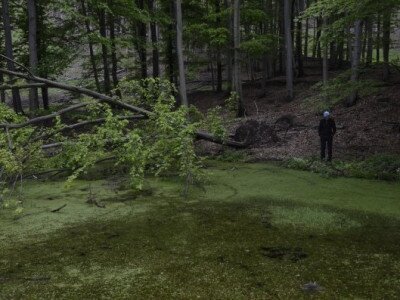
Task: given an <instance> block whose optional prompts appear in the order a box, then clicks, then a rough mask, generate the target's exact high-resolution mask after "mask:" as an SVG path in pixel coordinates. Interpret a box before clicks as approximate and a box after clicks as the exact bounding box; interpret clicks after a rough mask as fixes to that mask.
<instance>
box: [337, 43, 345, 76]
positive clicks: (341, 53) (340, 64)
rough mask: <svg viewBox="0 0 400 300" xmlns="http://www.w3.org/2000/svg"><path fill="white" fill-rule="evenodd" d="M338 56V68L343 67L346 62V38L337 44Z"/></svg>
mask: <svg viewBox="0 0 400 300" xmlns="http://www.w3.org/2000/svg"><path fill="white" fill-rule="evenodd" d="M337 57H338V68H339V69H341V68H342V67H343V62H344V40H343V39H341V40H340V41H339V43H338V46H337Z"/></svg>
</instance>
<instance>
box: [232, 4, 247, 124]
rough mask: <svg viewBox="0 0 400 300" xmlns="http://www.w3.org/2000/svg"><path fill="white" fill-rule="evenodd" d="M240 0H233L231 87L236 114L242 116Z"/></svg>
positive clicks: (243, 109) (243, 110) (243, 111)
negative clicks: (235, 100) (235, 104)
mask: <svg viewBox="0 0 400 300" xmlns="http://www.w3.org/2000/svg"><path fill="white" fill-rule="evenodd" d="M239 50H240V0H234V1H233V88H234V91H235V92H236V95H237V100H238V107H237V116H238V117H239V118H241V117H244V115H245V108H244V103H243V90H242V74H241V68H240V51H239Z"/></svg>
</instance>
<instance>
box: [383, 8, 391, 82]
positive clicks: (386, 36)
mask: <svg viewBox="0 0 400 300" xmlns="http://www.w3.org/2000/svg"><path fill="white" fill-rule="evenodd" d="M390 25H391V12H390V11H387V12H385V14H384V15H383V36H382V44H383V64H384V69H383V80H384V81H387V80H388V79H389V75H390V69H389V52H390Z"/></svg>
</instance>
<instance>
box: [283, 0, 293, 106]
mask: <svg viewBox="0 0 400 300" xmlns="http://www.w3.org/2000/svg"><path fill="white" fill-rule="evenodd" d="M290 2H291V1H290V0H284V16H285V17H284V21H285V22H284V23H285V26H284V27H285V46H286V93H287V95H286V97H287V100H288V101H292V100H293V97H294V94H293V44H292V28H291V23H292V22H291V20H292V15H291V5H290Z"/></svg>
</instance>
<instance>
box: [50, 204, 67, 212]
mask: <svg viewBox="0 0 400 300" xmlns="http://www.w3.org/2000/svg"><path fill="white" fill-rule="evenodd" d="M66 206H67V204H64V205H62V206H60V207H59V208H56V209H53V210H52V211H51V212H52V213H55V212H59V211H60V210H62V209H63V208H64V207H66Z"/></svg>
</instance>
